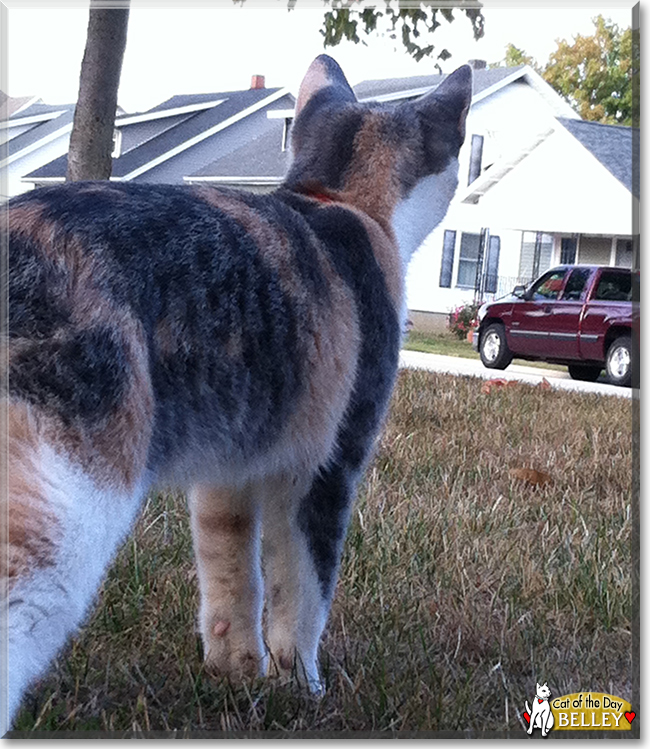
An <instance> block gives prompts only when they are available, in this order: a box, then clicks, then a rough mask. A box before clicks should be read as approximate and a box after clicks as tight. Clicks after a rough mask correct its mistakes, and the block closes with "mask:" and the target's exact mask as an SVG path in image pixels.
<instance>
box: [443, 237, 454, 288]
mask: <svg viewBox="0 0 650 749" xmlns="http://www.w3.org/2000/svg"><path fill="white" fill-rule="evenodd" d="M455 251H456V232H455V231H450V230H446V231H445V238H444V240H443V243H442V261H441V263H440V286H441V287H442V288H443V289H449V288H450V287H451V277H452V273H453V270H454V254H455Z"/></svg>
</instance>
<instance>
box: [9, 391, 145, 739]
mask: <svg viewBox="0 0 650 749" xmlns="http://www.w3.org/2000/svg"><path fill="white" fill-rule="evenodd" d="M6 414H7V421H8V430H7V433H8V437H7V451H6V455H7V461H8V463H7V492H6V497H3V506H2V508H1V510H2V513H3V519H6V521H7V522H3V523H2V527H3V534H2V537H1V538H0V540H1V541H2V543H1V544H0V553H1V554H2V559H1V561H0V564H1V565H2V566H1V567H0V577H1V580H0V584H1V588H0V591H1V592H2V598H3V599H4V601H3V604H4V605H3V606H2V612H3V617H6V619H5V621H4V622H3V624H4V625H5V627H6V632H7V638H6V642H7V652H6V657H5V658H2V659H1V660H2V661H3V663H4V665H5V668H6V669H7V673H5V674H2V676H4V678H3V680H2V681H3V684H4V685H6V688H5V689H3V693H4V694H3V697H4V699H3V700H2V702H3V704H2V705H0V723H1V724H2V725H1V726H0V735H2V734H4V732H5V731H6V730H8V728H9V727H10V726H11V723H12V721H13V719H14V717H15V714H16V712H17V710H18V707H19V706H20V702H21V699H22V696H23V693H24V692H25V690H26V689H27V688H28V687H29V686H30V684H31V683H33V681H34V680H35V679H37V678H38V677H39V676H41V675H42V674H43V673H44V671H45V670H46V669H47V667H48V665H49V663H50V662H51V660H52V659H53V658H54V657H55V656H56V654H57V652H58V651H59V650H60V649H61V648H62V647H63V645H64V644H65V642H66V640H67V638H68V637H69V636H70V634H71V633H73V632H74V631H75V630H76V629H77V627H78V626H79V625H80V624H81V623H82V621H83V618H84V616H85V614H86V611H87V610H88V607H89V604H90V603H91V602H92V600H93V598H94V596H95V594H96V591H97V589H98V587H99V585H100V582H101V580H102V578H103V576H104V573H105V570H106V568H107V566H108V564H109V562H110V561H111V559H112V557H113V555H114V553H115V551H116V549H117V546H118V544H119V543H120V541H121V540H122V539H123V537H124V535H125V534H126V533H127V531H128V530H129V527H130V526H131V524H132V522H133V519H134V517H135V514H136V512H137V509H138V506H139V503H140V502H139V500H140V499H141V497H142V496H143V494H144V491H145V486H144V482H143V481H140V482H139V483H138V484H137V485H134V486H132V487H130V488H125V487H124V485H123V484H120V485H111V483H110V481H109V480H108V479H107V480H105V481H101V480H99V479H98V478H97V476H94V477H93V476H92V475H91V474H92V471H91V469H90V468H89V466H88V465H84V464H83V461H81V460H80V459H79V456H80V455H81V454H82V451H81V449H80V448H79V446H76V448H75V450H72V449H67V450H66V446H65V441H64V440H61V439H60V437H61V435H60V433H58V432H57V425H56V422H55V421H54V420H52V419H51V418H50V419H47V420H46V419H43V418H40V417H41V416H42V414H39V413H38V409H36V408H35V407H33V406H31V405H29V404H27V403H25V402H23V401H16V400H14V401H11V402H9V403H8V404H6ZM60 426H61V427H62V426H63V425H60ZM88 462H89V463H92V461H88ZM82 466H83V467H82ZM3 494H4V493H3Z"/></svg>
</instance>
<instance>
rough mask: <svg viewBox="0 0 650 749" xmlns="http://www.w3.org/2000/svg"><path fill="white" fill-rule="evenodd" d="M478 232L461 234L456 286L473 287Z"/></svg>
mask: <svg viewBox="0 0 650 749" xmlns="http://www.w3.org/2000/svg"><path fill="white" fill-rule="evenodd" d="M480 245H481V235H480V234H465V233H464V232H463V234H461V237H460V257H459V259H458V279H457V281H456V285H457V286H462V287H465V288H469V289H473V288H474V286H475V285H476V269H477V266H478V256H479V248H480Z"/></svg>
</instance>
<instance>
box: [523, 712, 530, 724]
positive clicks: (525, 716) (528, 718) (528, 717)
mask: <svg viewBox="0 0 650 749" xmlns="http://www.w3.org/2000/svg"><path fill="white" fill-rule="evenodd" d="M524 718H526V723H530V715H528V713H524Z"/></svg>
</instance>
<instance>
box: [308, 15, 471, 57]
mask: <svg viewBox="0 0 650 749" xmlns="http://www.w3.org/2000/svg"><path fill="white" fill-rule="evenodd" d="M437 4H439V3H437ZM354 5H361V2H360V0H349V2H345V3H344V2H342V0H332V10H331V11H328V12H327V13H326V14H325V19H324V23H323V28H322V29H321V34H322V35H323V37H324V46H325V47H335V46H336V45H337V44H339V43H340V42H341V41H343V40H344V39H347V40H348V41H351V42H354V43H355V44H358V43H359V42H360V41H362V40H361V38H360V36H359V22H361V25H362V29H363V33H364V34H365V35H369V34H374V33H379V34H382V35H388V36H389V37H390V38H391V39H396V38H397V37H398V36H399V38H400V39H401V41H402V44H403V45H404V48H405V49H406V51H407V52H408V53H409V54H410V55H411V56H412V57H413V58H414V59H415V60H416V61H419V60H421V59H422V58H423V57H430V56H431V55H432V54H433V52H434V50H435V47H434V45H433V44H432V43H431V41H430V35H431V34H433V33H434V32H435V30H436V29H437V28H438V27H439V26H441V25H442V23H443V22H447V23H451V22H452V21H453V20H454V18H455V17H456V16H455V15H454V9H452V8H439V7H432V5H433V0H422V1H421V2H420V3H419V5H417V6H415V7H413V4H412V3H411V2H409V1H408V0H399V2H397V3H394V2H390V0H386V4H385V8H384V9H383V10H380V9H379V8H359V9H357V8H354V7H352V6H354ZM475 5H476V3H475V2H471V3H470V2H461V4H460V5H459V6H458V7H457V8H456V10H459V11H460V12H461V13H463V14H464V15H466V16H467V18H468V19H469V20H470V22H471V24H472V31H473V34H474V38H475V39H480V38H481V37H482V36H483V33H484V22H485V19H484V18H483V15H482V14H481V11H480V8H476V7H470V6H475ZM465 6H468V7H465ZM363 43H364V44H365V41H364V42H363ZM450 57H451V53H450V52H449V50H447V49H442V50H441V51H440V52H438V55H437V59H439V60H447V59H449V58H450Z"/></svg>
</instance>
